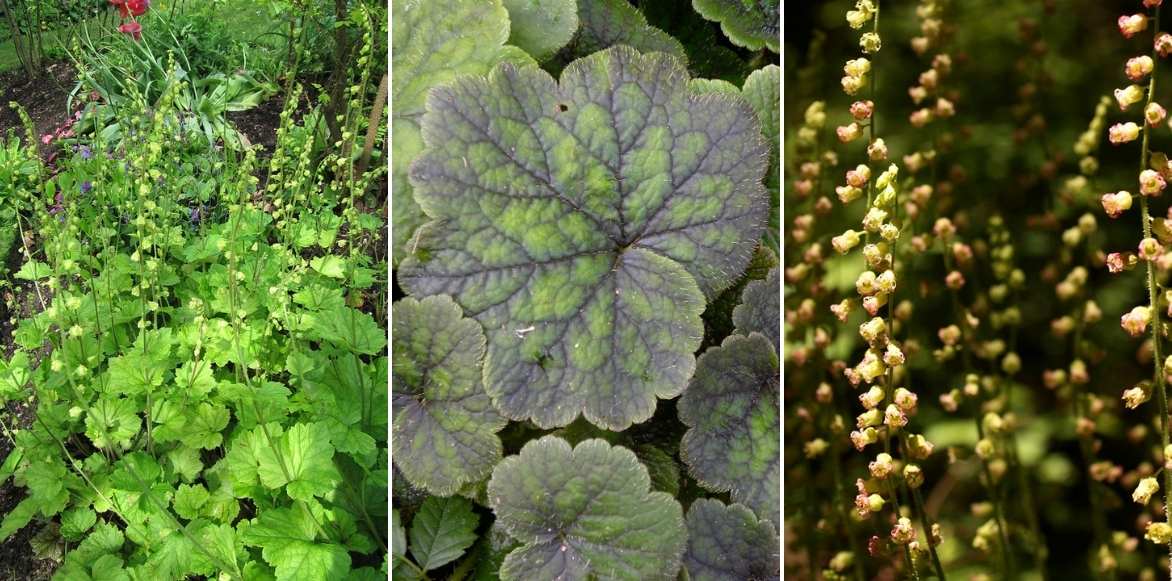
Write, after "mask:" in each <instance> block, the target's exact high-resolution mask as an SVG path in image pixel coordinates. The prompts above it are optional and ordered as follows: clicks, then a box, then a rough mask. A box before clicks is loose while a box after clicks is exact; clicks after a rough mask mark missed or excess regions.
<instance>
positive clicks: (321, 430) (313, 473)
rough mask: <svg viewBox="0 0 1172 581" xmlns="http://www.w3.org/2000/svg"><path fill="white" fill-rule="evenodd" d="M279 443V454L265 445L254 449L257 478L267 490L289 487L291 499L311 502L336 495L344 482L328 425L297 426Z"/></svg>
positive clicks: (278, 439)
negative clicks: (330, 494)
mask: <svg viewBox="0 0 1172 581" xmlns="http://www.w3.org/2000/svg"><path fill="white" fill-rule="evenodd" d="M257 429H258V430H259V428H257ZM270 433H272V432H270ZM274 437H275V436H274ZM275 439H276V440H277V442H276V449H275V450H274V449H273V448H270V447H268V446H267V445H263V444H262V445H260V446H257V447H255V448H254V449H253V453H254V454H255V455H256V460H257V475H258V476H260V481H261V483H263V484H264V485H265V486H266V487H267V488H270V489H272V488H280V487H282V486H286V492H288V493H289V496H290V497H291V498H293V499H294V500H305V501H308V500H311V499H312V498H313V497H314V496H324V495H325V494H328V493H329V492H332V491H333V490H334V488H335V487H336V486H337V485H338V482H340V481H341V475H340V474H338V469H337V467H335V466H334V460H333V458H334V447H333V446H332V445H330V438H329V430H328V429H327V428H326V427H325V426H324V425H321V424H295V425H294V426H293V427H291V428H289V431H287V432H285V433H284V434H283V435H281V437H280V438H275Z"/></svg>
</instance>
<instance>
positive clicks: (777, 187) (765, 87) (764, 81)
mask: <svg viewBox="0 0 1172 581" xmlns="http://www.w3.org/2000/svg"><path fill="white" fill-rule="evenodd" d="M741 92H742V93H743V94H744V95H745V99H746V100H748V101H749V104H750V105H752V106H753V110H754V111H756V112H757V119H758V120H760V122H761V135H762V136H763V137H765V141H766V142H767V143H769V172H768V173H766V174H765V185H766V187H767V188H768V189H769V199H770V206H769V227H768V228H766V229H765V244H766V245H768V246H769V248H770V249H772V250H773V251H774V252H775V253H780V252H781V240H780V239H779V238H778V235H779V234H780V233H781V182H780V181H779V180H780V177H779V176H780V170H779V168H780V167H781V165H780V164H781V150H780V148H779V146H780V144H781V67H778V66H777V65H769V66H767V67H765V68H763V69H758V70H756V71H753V73H752V74H750V75H749V78H748V79H746V80H745V86H744V88H743V89H742V90H741Z"/></svg>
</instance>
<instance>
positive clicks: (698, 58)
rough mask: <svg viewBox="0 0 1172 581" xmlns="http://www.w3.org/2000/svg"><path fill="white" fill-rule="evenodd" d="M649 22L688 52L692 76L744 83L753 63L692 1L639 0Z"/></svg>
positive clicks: (639, 5)
mask: <svg viewBox="0 0 1172 581" xmlns="http://www.w3.org/2000/svg"><path fill="white" fill-rule="evenodd" d="M635 5H636V6H638V7H639V10H640V11H641V12H642V13H643V15H644V16H646V17H647V22H648V24H651V25H652V26H655V27H657V28H659V29H661V30H663V31H664V32H666V33H668V34H670V35H672V36H673V37H674V38H676V39H677V40H679V41H680V43H681V44H683V45H684V50H685V51H687V53H688V70H689V71H691V72H692V76H695V77H702V78H706V79H722V80H725V81H728V82H729V83H733V84H735V85H736V86H738V87H739V86H740V85H741V84H743V83H744V82H745V77H746V76H747V75H748V74H749V72H750V71H749V65H748V63H747V62H745V60H744V59H742V58H741V56H740V55H739V54H737V52H736V51H734V50H732V49H731V48H729V47H727V46H725V43H723V42H721V39H720V32H719V27H714V26H712V23H711V22H708V21H707V20H704V17H702V16H700V15H699V14H697V13H696V11H695V10H692V4H691V2H681V1H680V0H636V1H635Z"/></svg>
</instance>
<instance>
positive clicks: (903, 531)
mask: <svg viewBox="0 0 1172 581" xmlns="http://www.w3.org/2000/svg"><path fill="white" fill-rule="evenodd" d="M891 540H892V541H895V542H896V543H897V544H900V545H906V544H908V543H910V542H912V541H914V540H916V529H915V528H914V527H912V521H911V519H909V518H908V517H906V516H902V517H899V521H898V522H896V523H895V526H894V527H891Z"/></svg>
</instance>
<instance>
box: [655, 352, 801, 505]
mask: <svg viewBox="0 0 1172 581" xmlns="http://www.w3.org/2000/svg"><path fill="white" fill-rule="evenodd" d="M779 389H780V385H779V380H778V356H777V352H776V350H775V349H774V346H773V345H772V344H770V342H769V339H766V338H765V336H764V335H761V334H760V333H752V334H750V335H749V336H748V337H745V336H742V335H732V336H730V337H728V338H727V339H725V341H724V343H723V344H721V346H720V347H716V348H713V349H709V350H708V351H705V352H704V354H703V355H701V356H700V359H699V361H698V362H697V364H696V376H695V377H693V378H692V382H691V383H690V384H689V385H688V389H687V390H686V391H684V395H683V396H682V397H681V398H680V402H679V408H678V409H679V414H680V421H682V422H683V423H684V424H686V425H688V426H689V427H690V428H691V429H689V430H688V432H687V433H685V434H684V438H683V441H682V442H681V443H680V456H681V457H682V458H683V460H684V463H685V464H687V465H688V468H689V470H688V471H689V473H690V474H691V475H692V477H693V478H695V479H696V480H697V481H699V482H700V484H701V485H702V486H704V487H705V488H707V489H709V490H712V491H715V492H724V491H731V497H732V500H733V502H739V503H743V504H745V505H747V506H748V507H749V508H751V509H753V510H754V511H756V513H757V515H758V516H761V517H768V518H771V519H777V517H778V516H777V507H778V506H779V505H780V502H781V499H780V496H779V488H780V484H781V474H780V466H779V463H780V454H781V450H780V449H779V448H778V446H779V439H780V434H781V432H780V426H779V423H780V421H779V416H780V413H781V409H780V407H779V399H778V393H779ZM774 522H775V524H778V523H777V521H776V520H775V521H774Z"/></svg>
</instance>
